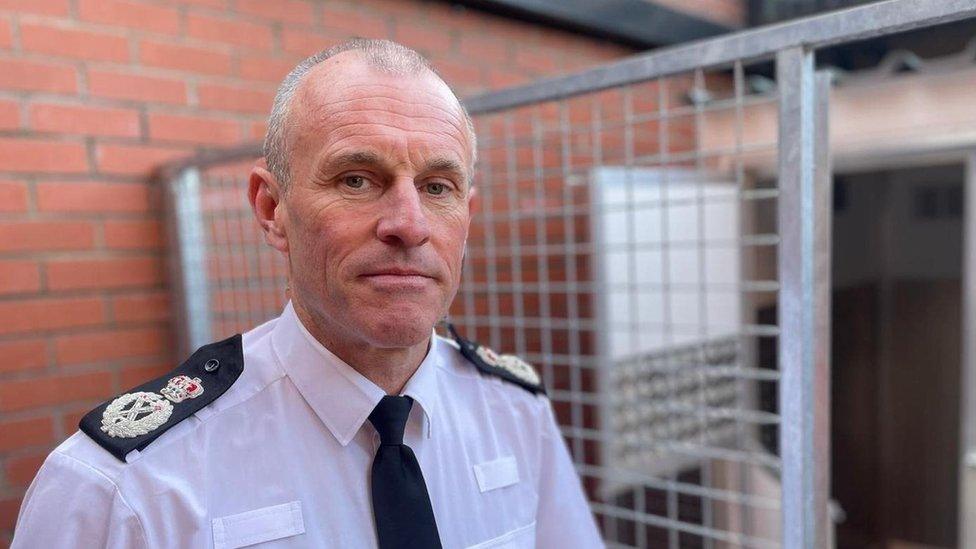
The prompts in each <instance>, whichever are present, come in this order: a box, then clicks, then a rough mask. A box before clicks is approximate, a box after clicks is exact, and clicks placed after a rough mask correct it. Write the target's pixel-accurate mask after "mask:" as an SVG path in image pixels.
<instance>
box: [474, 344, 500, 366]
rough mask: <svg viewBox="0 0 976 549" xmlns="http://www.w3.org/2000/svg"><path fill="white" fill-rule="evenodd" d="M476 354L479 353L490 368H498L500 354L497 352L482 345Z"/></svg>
mask: <svg viewBox="0 0 976 549" xmlns="http://www.w3.org/2000/svg"><path fill="white" fill-rule="evenodd" d="M475 352H476V353H478V356H479V357H481V360H484V361H485V362H486V363H487V364H488V365H489V366H498V353H496V352H495V351H492V350H491V349H489V348H488V347H485V346H484V345H481V346H480V347H478V350H477V351H475Z"/></svg>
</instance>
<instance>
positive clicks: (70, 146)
mask: <svg viewBox="0 0 976 549" xmlns="http://www.w3.org/2000/svg"><path fill="white" fill-rule="evenodd" d="M0 170H4V171H11V172H57V173H77V172H84V171H87V170H88V155H87V153H86V151H85V146H84V145H83V144H82V143H66V142H62V141H42V140H38V139H13V138H3V139H0Z"/></svg>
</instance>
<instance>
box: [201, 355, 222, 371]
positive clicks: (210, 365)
mask: <svg viewBox="0 0 976 549" xmlns="http://www.w3.org/2000/svg"><path fill="white" fill-rule="evenodd" d="M217 368H220V361H219V360H217V359H216V358H211V359H210V360H208V361H207V363H206V364H204V365H203V369H204V371H206V372H213V371H216V370H217Z"/></svg>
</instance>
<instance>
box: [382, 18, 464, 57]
mask: <svg viewBox="0 0 976 549" xmlns="http://www.w3.org/2000/svg"><path fill="white" fill-rule="evenodd" d="M451 34H452V33H450V32H447V29H442V28H438V27H434V26H431V25H427V24H424V23H420V22H414V21H411V20H407V19H397V20H396V24H395V26H394V34H393V35H394V37H395V38H394V39H395V40H396V41H397V42H400V43H401V44H403V45H404V46H409V47H411V48H414V49H417V50H420V51H422V52H424V53H427V54H440V55H444V54H445V53H448V52H450V51H451V50H452V42H453V39H452V38H451Z"/></svg>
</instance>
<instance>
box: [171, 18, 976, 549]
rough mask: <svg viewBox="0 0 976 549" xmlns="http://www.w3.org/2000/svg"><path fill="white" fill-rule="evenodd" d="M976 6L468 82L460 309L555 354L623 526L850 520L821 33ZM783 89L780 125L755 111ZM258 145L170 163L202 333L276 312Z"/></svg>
mask: <svg viewBox="0 0 976 549" xmlns="http://www.w3.org/2000/svg"><path fill="white" fill-rule="evenodd" d="M974 15H976V5H974V2H973V0H928V1H926V0H890V1H887V2H879V3H877V4H872V5H868V6H864V7H860V8H855V9H851V10H846V11H843V12H835V13H830V14H826V15H822V16H818V17H813V18H807V19H803V20H799V21H795V22H790V23H786V24H781V25H776V26H772V27H767V28H762V29H758V30H753V31H748V32H743V33H738V34H734V35H729V36H726V37H721V38H717V39H713V40H708V41H702V42H697V43H693V44H688V45H684V46H680V47H674V48H669V49H663V50H658V51H654V52H651V53H648V54H644V55H640V56H636V57H633V58H629V59H626V60H623V61H619V62H615V63H611V64H607V65H605V66H601V67H598V68H595V69H591V70H588V71H585V72H583V73H579V74H575V75H571V76H566V77H560V78H554V79H548V80H544V81H540V82H536V83H533V84H530V85H527V86H521V87H518V88H513V89H508V90H503V91H499V92H493V93H489V94H485V95H481V96H477V97H473V98H468V99H467V100H466V101H465V104H466V106H467V108H468V109H469V111H470V112H471V114H472V115H473V117H474V119H475V124H476V127H477V135H478V142H479V147H478V149H479V153H478V154H479V173H478V176H477V179H476V184H475V186H476V188H477V193H478V195H477V200H478V201H479V202H480V207H479V208H478V210H479V211H478V213H477V214H476V216H475V220H474V221H473V222H472V228H471V235H470V238H469V241H468V248H467V253H466V256H465V266H464V274H463V279H462V283H461V290H460V292H459V294H458V297H457V300H456V301H455V303H454V305H453V307H452V310H451V320H452V321H453V322H455V323H456V324H458V325H459V326H460V327H461V329H462V331H463V332H464V333H466V334H468V336H469V337H473V338H475V339H478V340H480V341H481V342H483V343H485V344H488V345H490V346H492V347H494V348H496V349H499V350H501V351H504V352H513V353H516V354H519V355H521V356H523V357H526V358H527V359H528V360H530V361H531V362H533V363H535V364H536V365H537V366H538V367H539V368H540V369H541V371H542V374H543V379H544V380H545V382H546V384H547V387H548V392H549V395H550V396H551V398H552V402H553V406H554V409H555V411H556V414H557V417H558V419H559V421H560V423H561V425H562V426H563V433H564V435H565V437H566V439H567V441H568V443H569V446H570V449H571V451H572V454H573V458H574V461H575V464H576V467H577V469H578V471H579V473H580V475H581V477H582V478H583V481H584V485H585V487H586V489H587V493H588V496H589V498H590V501H591V505H592V509H593V511H594V513H595V515H596V516H597V518H598V521H599V523H600V526H601V528H602V531H603V535H604V539H605V540H606V542H607V544H608V545H610V546H621V547H670V548H677V547H788V548H799V547H803V548H813V547H827V546H829V545H830V544H831V539H830V536H831V531H832V529H831V522H830V517H829V516H828V513H827V510H828V485H829V479H830V474H829V432H828V429H829V419H830V418H829V415H828V414H829V408H830V407H829V342H830V335H829V283H830V257H829V242H830V235H829V227H830V206H829V204H830V202H829V201H830V187H831V185H830V162H829V152H828V149H829V148H828V134H827V110H828V109H827V106H828V95H829V86H830V79H829V76H828V75H826V74H820V73H818V72H817V71H815V68H814V56H815V53H816V50H817V49H818V48H822V47H825V46H828V45H833V44H837V43H841V42H849V41H854V40H859V39H864V38H868V37H872V36H877V35H881V34H887V33H893V32H898V31H903V30H908V29H913V28H920V27H924V26H929V25H935V24H939V23H944V22H948V21H952V20H958V19H963V18H966V17H972V16H974ZM770 105H776V106H777V109H776V111H775V112H778V127H779V139H778V141H775V142H769V141H765V142H764V141H762V140H759V139H756V138H755V137H754V136H751V135H750V134H749V133H748V132H747V131H746V130H745V125H744V124H743V121H744V120H746V119H747V118H748V117H750V116H755V115H757V114H756V113H759V112H760V111H765V110H768V108H769V106H770ZM256 154H257V149H256V148H254V147H250V148H245V149H239V150H236V151H229V152H228V151H224V152H217V153H214V154H211V155H207V156H204V157H200V158H197V159H194V160H193V161H192V162H190V163H186V164H183V165H180V166H177V167H175V168H174V169H173V171H171V172H170V173H171V176H170V179H169V182H170V183H169V186H168V189H169V191H170V192H169V193H168V196H169V198H170V201H171V204H172V208H171V211H172V212H173V219H172V223H171V227H172V228H173V234H172V240H171V242H173V243H174V246H173V253H174V261H172V262H171V264H172V265H174V273H173V274H174V279H173V280H174V288H175V290H176V291H177V295H178V299H176V300H175V302H176V303H177V312H178V313H179V318H180V319H181V322H180V327H181V329H182V340H181V343H182V344H183V346H184V347H186V348H193V347H195V346H197V345H200V344H203V343H205V342H207V341H210V340H213V339H215V338H217V337H221V336H224V335H225V334H230V333H233V332H236V331H241V330H245V329H248V328H249V327H251V326H254V325H255V324H257V323H259V322H261V321H263V320H266V319H267V318H270V317H271V316H274V315H276V314H278V312H279V311H280V307H281V304H282V302H283V299H284V297H285V294H284V286H285V285H284V275H285V272H284V268H283V265H282V264H281V261H280V259H279V258H278V257H276V256H275V255H274V254H273V253H272V252H271V251H270V250H269V249H268V248H267V247H265V246H263V245H262V244H261V242H260V234H259V232H258V231H257V227H256V226H255V224H254V223H253V221H252V220H251V214H250V212H249V209H248V207H247V202H246V199H245V186H246V185H245V184H244V180H245V178H244V174H246V173H247V167H248V166H249V162H245V163H240V162H239V161H240V160H241V159H244V160H248V161H249V160H252V159H253V158H254V157H255V156H256Z"/></svg>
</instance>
